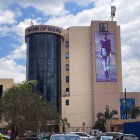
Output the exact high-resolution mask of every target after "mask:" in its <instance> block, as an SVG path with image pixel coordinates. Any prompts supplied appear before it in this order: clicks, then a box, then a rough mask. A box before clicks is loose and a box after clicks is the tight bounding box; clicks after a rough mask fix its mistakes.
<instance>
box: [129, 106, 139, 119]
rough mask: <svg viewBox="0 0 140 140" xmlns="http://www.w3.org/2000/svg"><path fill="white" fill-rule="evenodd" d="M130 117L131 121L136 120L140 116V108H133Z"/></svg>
mask: <svg viewBox="0 0 140 140" xmlns="http://www.w3.org/2000/svg"><path fill="white" fill-rule="evenodd" d="M128 115H129V116H130V117H131V119H136V117H137V116H138V115H140V107H138V106H136V107H135V106H133V107H132V108H131V109H130V110H128Z"/></svg>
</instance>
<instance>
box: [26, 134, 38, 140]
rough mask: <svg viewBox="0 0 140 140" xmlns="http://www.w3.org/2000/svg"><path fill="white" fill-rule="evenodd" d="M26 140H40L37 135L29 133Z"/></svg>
mask: <svg viewBox="0 0 140 140" xmlns="http://www.w3.org/2000/svg"><path fill="white" fill-rule="evenodd" d="M25 140H38V134H37V133H29V134H28V135H27V136H26V137H25Z"/></svg>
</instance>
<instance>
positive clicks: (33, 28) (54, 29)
mask: <svg viewBox="0 0 140 140" xmlns="http://www.w3.org/2000/svg"><path fill="white" fill-rule="evenodd" d="M27 31H28V33H31V32H47V31H48V32H57V33H61V29H60V28H58V27H54V26H31V27H29V28H27Z"/></svg>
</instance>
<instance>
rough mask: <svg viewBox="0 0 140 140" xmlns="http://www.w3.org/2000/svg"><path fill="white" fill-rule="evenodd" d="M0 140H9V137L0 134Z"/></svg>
mask: <svg viewBox="0 0 140 140" xmlns="http://www.w3.org/2000/svg"><path fill="white" fill-rule="evenodd" d="M0 139H3V140H10V136H9V135H5V134H2V133H0Z"/></svg>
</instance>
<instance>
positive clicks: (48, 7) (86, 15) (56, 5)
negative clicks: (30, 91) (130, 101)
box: [0, 0, 140, 92]
mask: <svg viewBox="0 0 140 140" xmlns="http://www.w3.org/2000/svg"><path fill="white" fill-rule="evenodd" d="M111 6H116V15H115V17H114V21H117V25H120V28H121V54H122V56H121V60H122V80H123V89H122V90H123V91H124V89H125V88H126V91H127V92H140V64H139V63H140V48H139V47H140V45H139V44H140V12H139V9H140V0H0V78H14V82H15V83H19V82H22V81H24V80H25V79H26V44H25V28H27V27H28V26H30V23H31V21H32V22H33V24H39V25H40V24H45V25H54V26H58V27H62V28H64V29H65V28H68V27H70V26H90V24H91V20H105V21H107V20H110V12H111V10H110V9H111Z"/></svg>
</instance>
